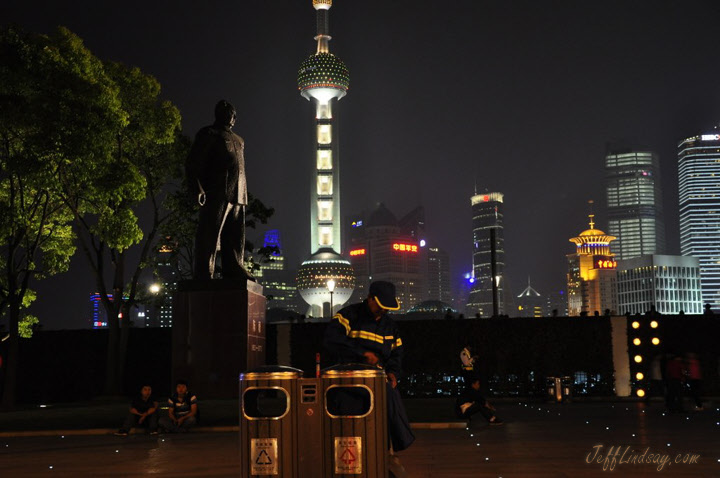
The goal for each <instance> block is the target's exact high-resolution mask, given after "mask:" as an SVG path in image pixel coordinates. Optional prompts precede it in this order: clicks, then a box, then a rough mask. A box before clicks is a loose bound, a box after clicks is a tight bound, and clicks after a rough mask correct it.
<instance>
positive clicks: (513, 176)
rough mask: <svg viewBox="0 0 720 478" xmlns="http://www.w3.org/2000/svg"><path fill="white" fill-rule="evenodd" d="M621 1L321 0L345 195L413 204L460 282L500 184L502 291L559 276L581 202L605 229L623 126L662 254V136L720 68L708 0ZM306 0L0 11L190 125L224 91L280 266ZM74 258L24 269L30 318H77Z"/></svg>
mask: <svg viewBox="0 0 720 478" xmlns="http://www.w3.org/2000/svg"><path fill="white" fill-rule="evenodd" d="M627 3H628V2H607V3H604V4H603V5H580V4H577V3H576V2H556V3H554V4H553V6H555V7H556V8H548V5H547V4H545V5H541V4H538V2H517V3H514V4H513V5H479V4H478V3H477V2H459V3H458V4H457V5H455V6H454V7H453V9H439V8H436V7H434V6H432V5H430V4H429V5H417V2H410V1H409V0H397V1H396V2H393V3H392V4H388V5H384V6H383V9H382V14H379V12H378V10H377V6H375V5H372V4H362V3H357V2H349V1H347V0H345V1H343V0H337V1H335V2H334V5H333V30H334V31H338V32H339V31H342V35H339V36H338V37H337V38H334V39H333V44H334V47H337V51H339V52H342V58H343V60H344V61H345V62H347V64H349V65H352V68H353V84H352V86H351V90H350V92H351V93H352V101H349V102H347V104H341V105H340V109H341V110H342V111H341V114H339V115H338V128H339V134H340V135H341V137H342V156H343V177H342V179H341V182H342V189H343V209H344V210H346V211H357V210H363V209H370V208H371V207H372V206H373V205H374V204H375V203H378V202H385V203H386V204H387V205H388V207H389V208H390V209H392V210H398V211H402V210H410V209H412V208H414V207H416V206H417V205H423V206H424V207H425V209H426V215H427V224H428V234H429V235H431V236H432V237H433V238H434V241H435V243H436V244H437V245H438V246H440V247H441V248H443V249H444V250H446V251H448V253H449V255H450V261H451V267H452V275H453V280H456V279H457V278H458V277H460V276H461V274H463V273H465V272H469V271H470V267H471V253H472V251H471V244H470V241H469V240H468V237H471V209H470V207H469V206H468V205H467V197H468V196H469V195H471V194H472V191H473V187H474V185H475V184H476V183H477V185H478V191H479V192H482V191H484V190H485V189H486V188H487V189H488V190H494V191H503V192H504V193H505V195H506V203H505V212H506V215H507V218H508V220H507V221H506V223H505V237H506V254H507V258H508V274H510V275H511V276H512V277H514V278H517V279H518V280H520V278H523V279H522V280H521V281H520V282H519V283H512V284H511V289H510V290H511V291H512V292H514V293H516V294H517V293H518V292H519V291H520V289H521V288H522V287H524V281H525V279H524V278H526V277H527V276H528V275H529V276H530V277H531V278H532V283H533V287H534V288H536V289H537V290H538V291H539V292H540V293H541V294H543V295H549V294H550V292H551V290H552V291H554V292H555V293H556V292H557V290H556V289H558V288H560V287H562V285H563V282H564V277H565V263H564V262H565V261H564V259H565V254H567V253H569V252H571V248H572V246H571V245H570V244H568V243H567V237H571V236H572V235H574V234H576V233H577V230H578V225H579V224H583V223H584V222H585V217H586V214H587V212H588V211H587V200H588V199H594V200H595V201H596V204H597V205H598V209H597V211H596V217H597V221H598V227H599V228H600V229H603V230H607V227H608V224H607V217H606V215H605V212H604V200H603V198H604V189H603V164H604V156H605V144H606V142H608V141H614V140H618V139H623V138H629V139H630V140H632V143H633V144H637V145H641V146H644V147H647V148H648V149H650V150H653V151H657V153H658V155H659V158H660V163H661V170H662V171H663V184H662V189H663V191H664V194H665V196H664V206H665V215H666V227H667V232H668V253H670V254H677V253H679V226H678V200H677V190H678V186H677V149H676V148H677V144H678V142H679V141H680V140H682V139H683V138H685V137H688V136H691V135H693V134H696V133H697V132H698V131H705V130H709V129H711V128H712V127H713V126H714V125H716V124H717V123H718V120H719V119H720V88H718V87H717V86H716V84H715V83H716V82H715V81H714V79H715V78H717V77H718V69H720V66H718V65H716V64H715V62H712V61H711V59H712V58H714V55H713V53H714V45H715V43H716V41H715V40H714V37H713V33H712V32H713V31H714V23H713V21H712V20H711V19H712V18H713V17H715V16H717V14H718V13H720V5H717V4H715V3H712V2H690V3H687V4H683V5H682V6H680V5H677V6H665V5H663V6H662V7H658V6H657V5H655V4H652V3H650V2H642V1H641V2H633V3H632V5H628V4H627ZM91 5H92V6H93V7H92V8H90V6H91ZM310 6H311V2H310V0H308V1H307V2H305V1H293V2H284V3H283V2H281V3H280V4H253V5H241V4H228V5H226V8H217V6H210V5H202V6H199V5H196V4H194V3H190V2H183V1H180V2H176V3H175V4H174V6H173V8H172V9H168V8H167V7H164V6H161V5H154V4H151V5H146V4H144V3H140V2H137V3H135V2H133V1H130V2H125V3H123V4H122V5H120V4H118V5H103V6H102V7H101V8H98V7H97V5H96V4H94V3H93V4H91V3H89V2H74V3H73V4H67V5H59V4H56V3H55V2H47V1H45V2H43V1H41V2H39V3H35V4H32V5H25V4H21V3H20V2H14V1H11V2H8V3H6V4H4V5H3V6H0V18H2V22H3V24H7V23H10V22H15V23H18V24H20V25H22V26H23V27H25V28H27V29H30V30H33V31H39V32H45V33H46V32H49V31H50V30H51V29H52V28H53V27H54V26H55V25H58V24H61V25H65V26H67V27H68V28H70V29H71V30H72V31H73V32H75V33H76V34H78V35H79V36H80V37H81V38H83V39H84V41H85V44H86V46H87V47H88V48H89V49H90V50H91V51H93V53H95V54H96V55H97V56H98V57H100V58H102V59H103V60H115V61H122V62H124V63H127V64H129V65H135V66H138V67H140V68H141V69H142V70H143V71H144V72H146V73H149V74H152V75H154V76H156V77H157V78H158V80H159V81H160V83H161V84H162V86H163V91H164V96H165V97H166V98H167V99H169V100H171V101H173V102H174V103H175V104H177V105H178V106H179V108H180V109H181V112H182V114H183V125H184V131H185V132H186V134H188V135H192V134H194V133H195V131H197V129H199V127H200V126H202V125H204V124H207V123H208V122H209V121H211V118H212V105H213V104H214V103H215V102H216V101H217V100H218V99H219V98H227V99H229V100H230V101H231V102H232V103H233V104H235V106H236V107H237V108H238V123H237V126H236V128H235V130H236V132H237V133H238V134H240V135H241V136H242V137H244V138H245V140H246V156H247V169H248V182H249V187H250V190H251V192H253V194H255V195H257V196H258V197H259V198H261V199H262V200H263V201H264V202H265V203H266V204H268V205H271V206H273V207H275V208H276V210H277V213H276V215H275V217H274V218H273V219H272V220H271V223H270V224H269V225H268V228H272V229H279V230H280V231H281V232H282V233H283V235H284V237H285V238H286V244H287V246H286V248H287V255H286V257H287V261H288V263H289V264H299V263H300V261H301V260H302V259H304V258H305V257H304V256H305V255H306V254H307V252H306V251H307V250H308V249H309V248H310V247H309V238H308V237H306V236H307V233H306V231H307V224H308V223H309V222H310V221H309V216H308V211H307V203H306V202H305V200H303V199H302V198H307V197H309V195H310V190H309V186H308V184H309V182H310V181H309V179H310V178H309V176H308V175H307V172H306V170H307V168H306V165H307V162H306V161H305V160H304V158H308V157H311V156H312V155H313V144H312V143H311V141H310V138H311V137H312V132H311V130H312V127H313V125H312V124H311V122H309V121H308V120H307V113H308V112H307V105H306V104H305V102H304V101H302V102H300V101H299V100H298V97H297V89H296V87H295V85H294V84H293V81H292V79H293V78H294V77H295V76H296V72H297V63H296V62H297V61H298V60H299V59H301V58H305V57H307V56H308V55H310V54H311V53H312V50H314V46H313V45H309V44H308V43H309V42H307V41H306V39H308V38H310V37H311V36H312V34H313V33H314V28H313V24H312V22H311V21H306V18H307V16H308V14H309V8H310ZM650 7H652V8H650ZM191 15H192V20H188V19H189V18H191ZM343 103H344V102H343ZM263 233H264V230H258V231H251V234H255V235H256V236H257V237H262V234H263ZM83 261H84V259H83V258H82V257H80V256H79V255H78V256H76V257H75V258H74V259H73V263H72V269H71V272H69V273H66V274H63V275H60V276H58V277H57V278H54V279H51V280H48V281H44V282H43V283H41V284H40V285H39V286H36V288H37V289H38V290H39V291H40V292H41V294H40V295H39V299H38V304H37V305H38V307H39V310H38V311H37V312H36V314H37V315H39V316H40V319H41V321H42V323H43V324H44V325H45V327H47V328H58V323H60V324H64V323H68V324H70V326H73V325H74V324H75V323H77V322H78V321H81V320H83V319H81V318H77V319H76V318H74V317H71V316H72V315H73V314H75V313H76V312H74V311H76V310H80V309H82V308H86V307H87V294H88V293H90V292H92V290H91V289H93V281H92V279H91V278H88V277H85V275H87V274H85V275H83V272H82V271H83V270H84V269H83V266H84V262H83ZM553 287H554V288H553ZM75 289H78V290H79V292H78V291H76V290H75ZM41 301H42V302H43V303H48V302H49V306H48V305H44V304H41ZM57 303H66V304H68V306H67V307H66V308H63V310H57V307H56V304H57ZM76 304H77V305H76ZM84 319H87V317H84Z"/></svg>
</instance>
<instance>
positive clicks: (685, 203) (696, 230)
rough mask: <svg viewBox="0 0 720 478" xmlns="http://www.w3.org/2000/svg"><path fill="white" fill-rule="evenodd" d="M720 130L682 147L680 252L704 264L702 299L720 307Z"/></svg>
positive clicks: (680, 164)
mask: <svg viewBox="0 0 720 478" xmlns="http://www.w3.org/2000/svg"><path fill="white" fill-rule="evenodd" d="M718 133H720V131H719V130H718V127H715V129H714V130H713V131H711V132H708V133H706V134H701V135H698V136H693V137H691V138H686V139H684V140H682V141H680V143H679V144H678V186H679V203H680V252H681V253H682V255H683V256H693V257H697V258H698V260H699V262H700V282H701V285H702V298H703V302H704V303H705V304H710V306H711V307H712V308H713V309H718V308H720V134H718Z"/></svg>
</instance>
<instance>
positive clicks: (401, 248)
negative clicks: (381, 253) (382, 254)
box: [393, 242, 418, 252]
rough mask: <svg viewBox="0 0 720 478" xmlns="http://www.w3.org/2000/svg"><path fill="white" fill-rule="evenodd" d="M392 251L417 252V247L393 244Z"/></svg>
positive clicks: (415, 245) (414, 245)
mask: <svg viewBox="0 0 720 478" xmlns="http://www.w3.org/2000/svg"><path fill="white" fill-rule="evenodd" d="M393 249H395V250H396V251H400V252H417V251H418V246H417V244H400V243H397V242H396V243H395V244H393Z"/></svg>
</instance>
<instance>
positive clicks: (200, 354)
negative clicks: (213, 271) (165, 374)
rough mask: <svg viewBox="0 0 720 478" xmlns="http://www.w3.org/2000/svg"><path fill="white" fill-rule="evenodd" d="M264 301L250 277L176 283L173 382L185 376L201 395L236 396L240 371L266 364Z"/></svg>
mask: <svg viewBox="0 0 720 478" xmlns="http://www.w3.org/2000/svg"><path fill="white" fill-rule="evenodd" d="M265 305H266V299H265V296H263V294H262V286H260V285H258V284H257V283H255V282H252V281H231V280H212V281H194V280H193V281H183V282H180V283H178V289H177V292H176V294H175V297H174V300H173V331H172V345H173V346H172V375H173V376H172V380H173V386H174V383H175V381H176V380H178V379H186V380H187V381H188V382H189V386H190V389H191V390H192V391H193V392H194V393H196V394H197V395H198V398H199V399H206V398H237V397H238V375H239V374H240V373H241V372H244V371H246V370H248V369H252V368H255V367H258V366H261V365H265ZM173 389H174V388H173Z"/></svg>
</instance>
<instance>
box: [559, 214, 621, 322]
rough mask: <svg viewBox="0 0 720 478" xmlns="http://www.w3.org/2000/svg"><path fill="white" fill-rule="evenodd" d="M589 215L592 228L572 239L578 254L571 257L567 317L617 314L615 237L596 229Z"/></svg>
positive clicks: (569, 262) (569, 256) (568, 257)
mask: <svg viewBox="0 0 720 478" xmlns="http://www.w3.org/2000/svg"><path fill="white" fill-rule="evenodd" d="M594 217H595V216H594V214H590V229H586V230H584V231H583V232H581V233H580V235H579V236H577V237H573V238H571V239H570V242H572V243H574V244H575V253H574V254H568V255H567V259H568V274H567V278H568V282H567V283H568V291H567V296H568V315H570V316H577V315H593V314H595V312H597V313H598V314H601V315H602V314H604V313H605V312H606V311H610V312H611V313H615V312H616V311H617V283H616V279H617V271H616V267H617V262H616V261H615V255H614V254H613V253H612V252H610V243H611V242H612V241H614V240H615V236H611V235H609V234H605V233H604V232H603V231H601V230H600V229H595V222H593V218H594Z"/></svg>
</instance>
